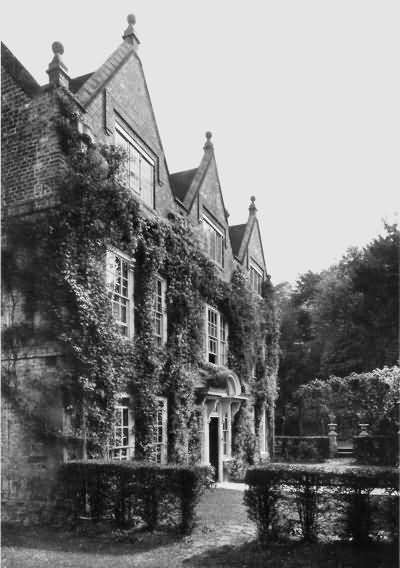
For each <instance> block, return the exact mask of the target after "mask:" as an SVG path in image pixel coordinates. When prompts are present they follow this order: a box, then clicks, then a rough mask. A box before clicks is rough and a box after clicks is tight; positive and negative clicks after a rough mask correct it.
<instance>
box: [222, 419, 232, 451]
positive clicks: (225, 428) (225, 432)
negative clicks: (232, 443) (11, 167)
mask: <svg viewBox="0 0 400 568" xmlns="http://www.w3.org/2000/svg"><path fill="white" fill-rule="evenodd" d="M222 438H223V443H224V445H223V449H224V451H223V453H224V456H229V455H230V451H229V418H228V413H227V412H226V413H225V414H224V419H223V421H222Z"/></svg>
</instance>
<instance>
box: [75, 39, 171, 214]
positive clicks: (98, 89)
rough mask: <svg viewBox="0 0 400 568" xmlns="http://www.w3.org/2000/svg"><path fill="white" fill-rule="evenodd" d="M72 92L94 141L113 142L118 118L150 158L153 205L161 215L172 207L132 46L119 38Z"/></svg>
mask: <svg viewBox="0 0 400 568" xmlns="http://www.w3.org/2000/svg"><path fill="white" fill-rule="evenodd" d="M84 77H86V76H84ZM79 79H80V78H78V80H79ZM78 80H76V83H79V81H78ZM76 96H77V98H78V100H79V101H80V103H81V104H82V105H83V106H84V107H85V109H86V119H87V120H88V122H89V123H90V126H91V128H92V131H93V134H94V135H95V138H96V140H97V141H98V142H100V143H103V144H115V123H116V122H118V123H119V124H120V125H121V126H122V127H123V128H124V130H126V131H127V133H128V134H129V135H130V136H132V138H133V139H134V140H135V141H136V142H137V143H138V145H139V146H140V147H141V148H142V149H143V150H144V151H145V152H147V153H148V154H149V155H150V156H152V158H154V161H155V163H156V184H155V193H156V209H157V211H158V212H159V213H161V214H162V215H164V216H166V215H167V214H168V213H169V212H170V211H171V210H175V201H174V197H173V194H172V191H171V188H170V183H169V174H168V169H167V165H166V160H165V155H164V150H163V147H162V143H161V138H160V135H159V131H158V127H157V123H156V120H155V116H154V112H153V107H152V104H151V100H150V95H149V92H148V89H147V84H146V79H145V76H144V73H143V68H142V64H141V61H140V59H139V57H138V55H137V54H136V52H135V50H134V49H133V48H132V46H131V45H130V44H129V43H128V42H126V41H125V42H123V43H122V44H121V45H120V46H119V48H118V49H117V50H116V51H115V52H114V53H113V54H112V55H111V57H109V59H108V60H107V61H106V62H105V63H104V65H102V67H100V69H99V70H98V71H96V72H95V73H93V74H90V75H87V80H86V81H84V82H83V84H81V86H80V88H79V89H78V91H77V92H76Z"/></svg>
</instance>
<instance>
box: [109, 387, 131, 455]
mask: <svg viewBox="0 0 400 568" xmlns="http://www.w3.org/2000/svg"><path fill="white" fill-rule="evenodd" d="M115 414H116V421H115V423H114V431H113V445H111V446H110V447H109V449H108V457H109V459H111V460H118V461H126V460H130V459H132V458H133V457H134V455H135V436H134V433H133V432H134V428H133V426H134V420H133V413H132V411H131V399H130V396H129V395H128V394H127V393H120V394H119V395H118V397H117V404H116V405H115ZM118 430H120V437H119V438H120V442H122V443H119V444H118V443H117V442H118V437H117V432H118ZM125 436H126V441H127V443H126V444H124V443H123V442H124V441H125V440H124V437H125Z"/></svg>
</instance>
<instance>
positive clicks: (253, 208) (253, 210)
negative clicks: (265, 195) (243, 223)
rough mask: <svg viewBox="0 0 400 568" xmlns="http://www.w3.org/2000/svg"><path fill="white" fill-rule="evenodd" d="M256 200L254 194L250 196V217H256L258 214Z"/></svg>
mask: <svg viewBox="0 0 400 568" xmlns="http://www.w3.org/2000/svg"><path fill="white" fill-rule="evenodd" d="M255 200H256V198H255V197H254V195H252V196H251V197H250V201H251V203H250V206H249V217H255V216H256V213H257V207H256V206H255V203H254V202H255Z"/></svg>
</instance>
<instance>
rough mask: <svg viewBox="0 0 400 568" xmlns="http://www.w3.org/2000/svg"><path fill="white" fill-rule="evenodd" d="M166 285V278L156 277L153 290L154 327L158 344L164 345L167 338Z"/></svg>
mask: <svg viewBox="0 0 400 568" xmlns="http://www.w3.org/2000/svg"><path fill="white" fill-rule="evenodd" d="M165 287H166V284H165V280H162V279H161V278H156V280H155V283H154V291H153V329H154V335H155V338H156V343H157V345H163V344H164V343H165V342H166V340H167V318H166V309H165Z"/></svg>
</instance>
